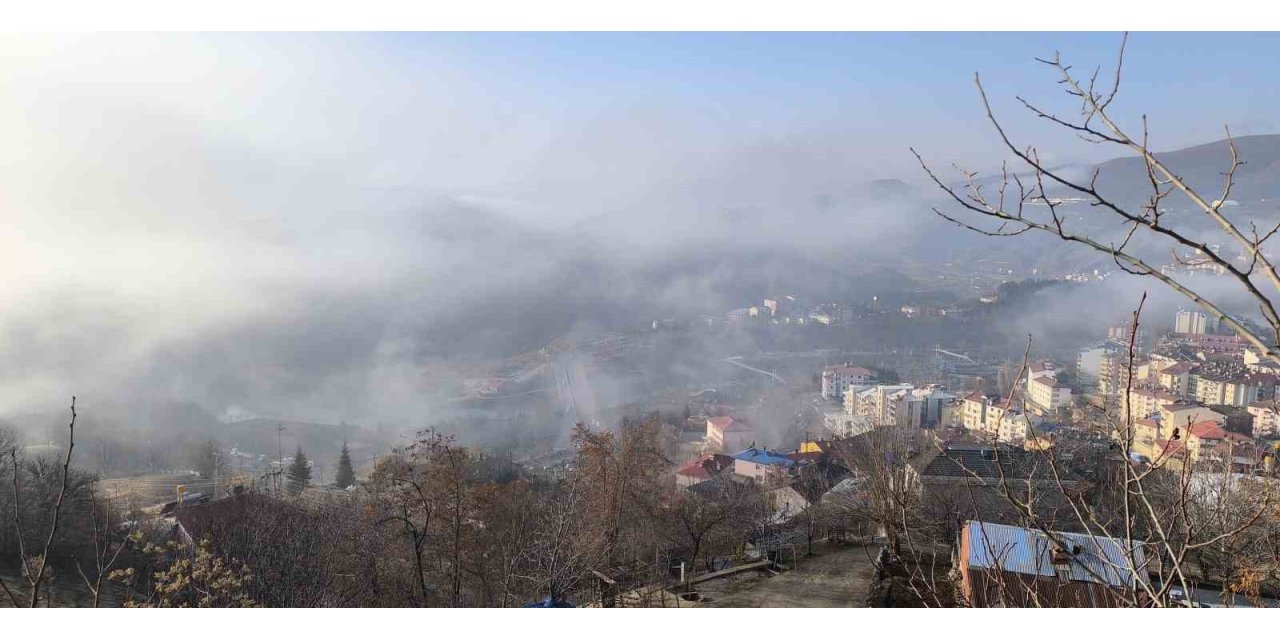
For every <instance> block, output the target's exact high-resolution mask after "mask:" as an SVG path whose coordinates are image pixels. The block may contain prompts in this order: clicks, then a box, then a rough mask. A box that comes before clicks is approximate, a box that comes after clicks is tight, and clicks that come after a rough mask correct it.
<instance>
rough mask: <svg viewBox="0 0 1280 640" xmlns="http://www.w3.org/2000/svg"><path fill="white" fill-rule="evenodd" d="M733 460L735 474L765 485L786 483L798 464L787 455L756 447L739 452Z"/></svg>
mask: <svg viewBox="0 0 1280 640" xmlns="http://www.w3.org/2000/svg"><path fill="white" fill-rule="evenodd" d="M733 460H734V462H733V473H734V474H736V475H739V476H742V477H744V478H751V479H752V480H756V481H757V482H761V483H764V484H777V483H779V482H782V481H784V480H785V479H786V478H787V477H788V475H789V474H790V472H791V470H792V469H794V468H795V467H796V464H797V463H796V461H795V460H792V459H791V458H789V457H787V454H785V453H780V452H777V451H769V450H767V449H758V448H756V447H750V448H748V449H745V450H743V451H739V452H738V453H736V454H734V456H733Z"/></svg>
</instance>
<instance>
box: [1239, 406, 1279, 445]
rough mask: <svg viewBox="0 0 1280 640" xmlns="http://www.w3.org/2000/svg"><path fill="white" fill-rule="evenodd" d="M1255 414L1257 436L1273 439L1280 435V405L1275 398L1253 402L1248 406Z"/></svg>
mask: <svg viewBox="0 0 1280 640" xmlns="http://www.w3.org/2000/svg"><path fill="white" fill-rule="evenodd" d="M1246 409H1247V410H1248V411H1249V415H1251V416H1253V435H1254V437H1256V438H1267V439H1272V438H1275V437H1277V436H1280V420H1277V416H1280V405H1277V404H1276V401H1275V400H1264V401H1262V402H1251V403H1249V406H1248V407H1246Z"/></svg>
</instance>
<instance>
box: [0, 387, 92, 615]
mask: <svg viewBox="0 0 1280 640" xmlns="http://www.w3.org/2000/svg"><path fill="white" fill-rule="evenodd" d="M67 432H68V435H67V455H66V458H65V459H64V460H63V462H62V481H61V486H60V488H59V489H58V497H57V499H56V500H55V501H54V503H53V507H52V522H51V523H50V525H49V535H48V536H47V537H46V538H45V542H44V548H43V549H42V550H41V552H40V554H39V555H36V556H28V555H27V548H26V541H25V539H24V537H23V534H22V519H21V517H20V515H19V514H20V513H21V511H20V510H19V504H18V502H19V496H20V493H21V492H20V491H19V486H18V482H19V480H18V478H19V476H20V475H21V471H20V469H19V467H18V449H17V446H16V445H11V446H10V447H9V462H10V463H11V464H12V466H13V468H12V471H13V483H12V485H13V526H14V530H15V532H16V535H17V538H18V555H19V556H20V558H21V561H22V574H23V577H24V578H25V579H26V581H27V586H28V587H29V588H30V589H31V599H30V601H29V602H28V605H27V606H29V607H32V608H34V607H35V606H36V605H38V604H39V603H40V586H41V584H42V583H43V582H44V580H45V578H46V577H47V575H48V573H49V570H48V564H49V551H50V550H51V549H52V548H53V542H54V539H55V538H56V537H57V535H58V523H59V521H60V518H61V516H62V505H63V502H64V501H65V499H66V496H67V486H68V479H69V478H70V476H71V453H72V451H73V450H74V449H75V446H76V398H75V396H72V397H71V422H70V423H69V424H68V425H67ZM2 584H3V583H0V585H2ZM4 592H5V594H6V595H7V596H8V597H9V600H10V601H11V603H12V604H13V605H14V606H18V600H17V598H16V597H15V595H14V594H13V592H12V591H11V590H10V589H9V587H8V585H4Z"/></svg>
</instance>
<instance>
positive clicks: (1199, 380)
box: [1187, 361, 1280, 407]
mask: <svg viewBox="0 0 1280 640" xmlns="http://www.w3.org/2000/svg"><path fill="white" fill-rule="evenodd" d="M1277 381H1280V378H1277V376H1275V375H1274V374H1270V373H1255V372H1252V371H1249V370H1248V369H1247V368H1246V367H1245V365H1244V364H1243V363H1240V362H1216V361H1215V362H1206V363H1205V364H1203V365H1200V366H1199V367H1196V368H1195V369H1194V370H1192V371H1191V372H1190V374H1189V378H1188V384H1187V386H1188V388H1189V389H1190V395H1191V396H1192V397H1194V398H1195V399H1196V400H1198V401H1200V402H1203V403H1205V404H1225V405H1231V406H1235V407H1244V406H1248V405H1249V404H1250V403H1253V402H1257V401H1259V400H1267V399H1270V398H1273V397H1275V395H1276V384H1277Z"/></svg>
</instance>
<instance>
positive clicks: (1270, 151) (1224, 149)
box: [1097, 135, 1280, 209]
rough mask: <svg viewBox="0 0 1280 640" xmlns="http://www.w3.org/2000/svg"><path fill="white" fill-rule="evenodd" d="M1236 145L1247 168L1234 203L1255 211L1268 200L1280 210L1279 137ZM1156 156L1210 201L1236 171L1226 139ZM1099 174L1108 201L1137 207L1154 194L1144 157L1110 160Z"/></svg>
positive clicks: (1238, 180) (1249, 139) (1240, 176)
mask: <svg viewBox="0 0 1280 640" xmlns="http://www.w3.org/2000/svg"><path fill="white" fill-rule="evenodd" d="M1235 144H1236V149H1237V151H1238V152H1239V154H1240V159H1241V160H1243V161H1244V162H1245V164H1244V166H1242V167H1240V168H1239V169H1238V170H1237V171H1236V175H1235V183H1236V184H1235V188H1234V189H1233V190H1232V193H1231V199H1232V200H1236V201H1238V202H1239V203H1240V204H1241V206H1256V205H1258V204H1259V203H1261V202H1262V201H1264V200H1265V201H1278V202H1277V204H1280V135H1258V136H1245V137H1241V138H1236V139H1235ZM1155 155H1156V158H1158V159H1159V160H1160V161H1161V162H1164V163H1166V164H1167V165H1168V166H1169V167H1170V168H1171V169H1173V171H1174V172H1175V173H1177V174H1178V176H1179V177H1180V178H1182V179H1183V180H1185V181H1186V182H1187V184H1189V185H1190V186H1191V187H1192V188H1193V189H1196V190H1197V191H1199V192H1200V193H1202V194H1204V195H1205V197H1207V198H1211V199H1212V198H1216V197H1217V196H1218V194H1220V193H1221V191H1222V184H1223V176H1222V174H1223V173H1224V172H1226V171H1227V169H1229V168H1230V167H1231V150H1230V147H1229V145H1228V143H1227V141H1226V140H1225V139H1224V140H1218V141H1215V142H1210V143H1208V144H1202V145H1198V146H1194V147H1188V148H1186V149H1179V150H1176V151H1166V152H1159V153H1156V154H1155ZM1097 168H1098V169H1099V174H1098V190H1099V192H1101V193H1102V194H1103V195H1105V196H1108V197H1114V198H1116V199H1118V200H1121V201H1124V202H1131V203H1133V202H1140V201H1142V200H1145V199H1146V197H1147V195H1148V194H1149V193H1150V185H1149V184H1148V183H1147V173H1146V168H1145V163H1144V162H1143V160H1142V159H1141V158H1139V157H1136V156H1133V157H1123V158H1116V159H1114V160H1108V161H1106V162H1103V163H1101V164H1099V165H1097ZM1273 209H1274V207H1273Z"/></svg>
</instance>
